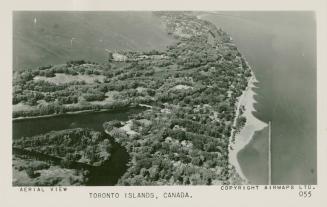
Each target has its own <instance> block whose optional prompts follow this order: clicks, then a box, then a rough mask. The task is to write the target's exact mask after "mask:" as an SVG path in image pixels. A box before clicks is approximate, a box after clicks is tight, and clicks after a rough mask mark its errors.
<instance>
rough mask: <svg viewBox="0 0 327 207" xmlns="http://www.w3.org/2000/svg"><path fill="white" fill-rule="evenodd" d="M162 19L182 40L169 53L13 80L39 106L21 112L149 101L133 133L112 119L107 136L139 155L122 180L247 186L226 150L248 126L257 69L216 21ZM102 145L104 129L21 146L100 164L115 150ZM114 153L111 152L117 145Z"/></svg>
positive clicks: (22, 99)
mask: <svg viewBox="0 0 327 207" xmlns="http://www.w3.org/2000/svg"><path fill="white" fill-rule="evenodd" d="M155 15H157V16H158V17H159V18H160V19H161V21H162V22H163V23H164V24H165V25H166V28H167V32H168V34H169V35H172V36H173V37H174V38H175V39H176V40H177V41H176V43H174V44H172V45H170V46H168V47H167V49H166V50H162V51H156V50H152V51H148V52H128V51H125V52H124V51H123V52H121V53H122V54H123V55H125V56H126V57H127V59H126V60H125V61H113V60H111V59H110V60H108V62H107V63H106V64H101V65H100V64H97V63H91V62H87V61H85V60H77V61H69V62H67V63H66V64H63V65H56V66H51V65H50V66H45V67H39V68H37V69H33V70H25V71H22V72H19V74H17V77H16V78H15V79H14V86H13V104H25V105H29V106H31V107H32V109H29V110H20V111H14V112H13V117H27V116H38V115H47V114H62V113H66V112H72V111H83V110H99V109H113V110H115V109H121V108H124V107H130V106H137V105H138V104H148V105H150V106H151V107H152V108H150V109H149V110H146V111H143V112H141V113H140V114H138V115H134V116H133V117H130V119H131V120H132V125H131V130H132V131H133V133H132V134H131V133H127V131H126V128H124V126H123V125H122V123H120V122H117V121H111V122H107V123H104V129H105V130H106V132H107V133H108V134H110V136H112V138H113V139H114V140H116V142H118V143H119V144H120V145H122V146H124V147H125V148H126V150H127V152H128V153H129V154H130V157H131V160H130V162H129V164H128V169H127V172H126V173H125V174H124V175H123V176H122V177H121V178H120V180H119V183H118V184H120V185H175V184H181V185H189V184H190V185H197V184H198V185H199V184H201V185H211V184H230V183H238V182H240V180H239V178H238V176H237V174H236V173H235V169H234V168H233V167H232V166H231V165H230V164H229V163H228V146H229V142H230V137H231V131H232V128H233V127H234V128H235V127H236V128H237V129H240V128H241V127H242V126H243V125H244V124H245V122H246V120H244V118H238V119H237V122H236V123H237V125H236V126H233V121H234V119H235V118H236V117H235V115H236V113H235V110H236V102H237V99H238V97H239V96H240V95H241V94H242V91H244V90H245V89H246V87H247V84H248V79H249V78H250V77H251V75H252V73H251V70H250V68H249V67H248V65H247V63H246V61H245V59H244V57H243V56H242V55H241V53H240V52H239V51H238V49H237V48H236V47H235V45H234V44H233V43H232V42H231V39H230V37H229V35H228V34H226V33H225V32H224V31H222V30H221V29H218V28H216V27H215V26H214V25H213V24H211V23H209V22H207V21H204V20H200V19H198V18H196V17H195V16H192V15H190V14H189V13H182V12H155ZM58 74H66V75H71V76H81V75H87V76H90V77H100V76H101V77H104V78H103V79H101V80H100V79H94V81H89V82H86V81H70V82H67V83H64V84H57V83H53V82H51V81H49V80H52V79H51V78H54V77H56V75H58ZM36 77H46V79H41V80H40V79H37V78H36ZM76 133H77V134H76ZM84 133H86V135H85V134H84ZM91 137H92V138H91ZM77 140H79V141H78V142H77ZM91 140H96V141H95V142H94V141H91ZM76 142H77V143H78V144H77V143H76ZM104 142H105V139H103V137H102V136H100V135H97V134H94V133H91V132H89V131H83V130H82V131H79V130H77V131H74V132H72V134H70V135H68V136H67V135H63V134H61V133H58V134H56V133H55V132H54V134H47V135H40V136H39V137H34V138H32V139H30V138H24V139H21V140H19V141H16V144H17V143H19V145H21V146H24V147H27V148H28V147H36V146H38V145H40V146H42V147H38V149H40V150H41V151H42V152H44V153H52V154H53V155H57V156H69V158H67V159H73V160H80V159H82V158H84V159H85V160H87V162H88V163H90V164H92V163H96V162H99V161H101V159H100V157H99V156H100V154H101V153H100V151H101V150H100V151H99V148H101V149H102V146H103V145H105V146H107V147H108V148H106V149H110V144H109V143H104ZM106 144H108V145H106ZM108 153H109V155H108V156H110V150H108Z"/></svg>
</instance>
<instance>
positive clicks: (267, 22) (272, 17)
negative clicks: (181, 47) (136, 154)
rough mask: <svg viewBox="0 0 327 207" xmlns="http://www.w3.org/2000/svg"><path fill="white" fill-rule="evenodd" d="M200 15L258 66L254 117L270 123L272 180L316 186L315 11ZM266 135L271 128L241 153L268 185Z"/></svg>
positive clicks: (253, 177) (246, 166)
mask: <svg viewBox="0 0 327 207" xmlns="http://www.w3.org/2000/svg"><path fill="white" fill-rule="evenodd" d="M202 18H203V19H206V20H209V21H211V22H213V23H214V24H215V25H217V26H218V27H221V28H222V29H223V30H225V31H226V32H228V33H229V34H230V35H231V36H232V38H233V40H234V42H235V43H236V45H237V46H238V48H239V49H240V50H241V52H242V53H243V54H244V55H245V57H246V59H247V60H248V62H249V63H250V65H251V66H252V67H253V69H254V72H255V75H256V77H257V79H258V81H259V83H258V84H257V87H258V88H257V89H256V93H257V94H258V95H257V96H256V100H257V102H258V103H257V104H256V105H255V108H256V113H255V114H254V115H255V116H256V117H257V118H258V119H260V120H262V121H264V122H266V123H268V121H271V123H272V127H271V130H272V132H271V148H272V155H271V156H272V184H316V183H317V173H316V169H317V134H316V98H317V97H316V25H315V16H314V13H313V12H219V13H217V14H209V15H206V16H203V17H202ZM267 137H268V133H267V129H264V130H262V131H260V132H257V133H256V135H255V136H254V138H253V139H252V141H251V142H250V143H249V144H248V145H247V146H246V147H245V148H244V149H243V150H241V151H240V152H239V154H238V160H239V162H240V165H241V168H242V170H243V172H244V174H245V176H246V177H247V178H248V179H249V180H250V182H252V183H256V184H266V183H267V173H268V171H267V166H268V165H267V147H266V146H267V145H266V144H267Z"/></svg>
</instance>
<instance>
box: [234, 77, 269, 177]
mask: <svg viewBox="0 0 327 207" xmlns="http://www.w3.org/2000/svg"><path fill="white" fill-rule="evenodd" d="M256 82H257V80H256V78H255V75H254V74H253V73H252V76H251V78H250V80H249V82H248V86H247V88H246V90H245V91H243V93H242V95H241V96H240V97H239V99H238V102H237V108H236V116H235V120H234V123H233V125H234V126H235V123H236V119H237V117H238V116H239V115H240V114H239V109H240V107H241V106H244V107H245V111H244V113H243V114H242V116H244V117H245V118H246V123H245V125H244V127H243V128H242V129H241V130H240V132H239V133H236V134H235V137H234V138H233V134H234V129H233V130H232V133H231V134H232V135H231V137H230V145H229V163H230V164H231V165H233V166H234V167H235V170H236V172H237V173H238V174H239V176H240V177H241V178H242V179H243V180H244V182H245V183H248V180H247V178H246V177H245V175H244V174H243V171H242V168H241V166H240V164H239V162H238V159H237V154H238V152H239V151H240V150H242V149H243V148H244V147H245V146H246V145H247V144H248V143H249V142H250V141H251V139H252V137H253V135H254V133H255V132H256V131H259V130H262V129H263V128H264V127H266V126H267V124H266V123H264V122H262V121H260V120H259V119H257V118H256V117H255V116H254V115H253V114H252V112H254V111H255V108H254V104H255V103H256V101H255V99H254V95H255V94H256V93H255V92H254V91H253V88H254V87H255V85H254V83H256Z"/></svg>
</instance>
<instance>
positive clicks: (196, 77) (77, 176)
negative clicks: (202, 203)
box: [12, 11, 317, 186]
mask: <svg viewBox="0 0 327 207" xmlns="http://www.w3.org/2000/svg"><path fill="white" fill-rule="evenodd" d="M315 51H316V27H315V14H314V12H310V11H303V12H301V11H299V12H294V11H273V12H272V11H240V12H238V11H233V12H220V11H119V12H117V11H79V12H78V11H14V12H13V82H12V83H13V86H12V87H13V92H12V104H13V142H12V143H13V145H12V147H13V151H12V152H13V154H12V157H13V163H12V167H13V180H12V184H13V186H57V185H63V186H71V185H77V186H79V185H82V186H84V185H85V186H89V185H91V186H111V185H123V186H139V185H141V186H144V185H145V186H146V185H224V184H316V183H317V173H316V172H317V165H316V162H317V157H316V154H317V152H316V149H317V134H316V52H315Z"/></svg>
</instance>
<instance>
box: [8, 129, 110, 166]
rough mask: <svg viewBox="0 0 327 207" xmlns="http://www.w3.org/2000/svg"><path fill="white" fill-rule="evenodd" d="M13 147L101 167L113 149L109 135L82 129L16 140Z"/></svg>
mask: <svg viewBox="0 0 327 207" xmlns="http://www.w3.org/2000/svg"><path fill="white" fill-rule="evenodd" d="M13 146H14V147H18V148H23V149H27V150H33V151H37V152H40V153H43V154H47V155H52V156H56V157H61V158H64V160H66V161H79V162H84V163H88V164H91V165H101V163H103V162H104V161H106V160H108V159H109V158H110V156H111V148H112V144H111V141H110V140H109V139H108V136H107V135H105V134H103V133H100V132H96V131H92V130H89V129H81V128H76V129H68V130H62V131H52V132H50V133H47V134H43V135H38V136H34V137H23V138H21V139H18V140H14V142H13ZM34 170H35V169H34Z"/></svg>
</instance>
